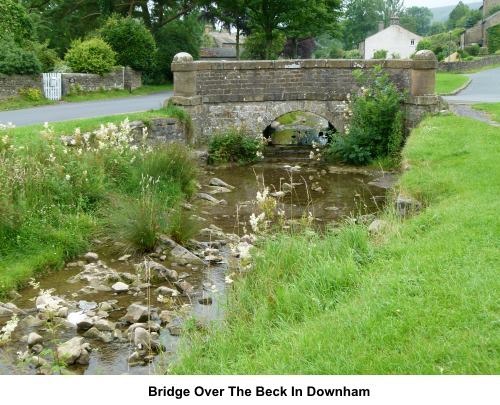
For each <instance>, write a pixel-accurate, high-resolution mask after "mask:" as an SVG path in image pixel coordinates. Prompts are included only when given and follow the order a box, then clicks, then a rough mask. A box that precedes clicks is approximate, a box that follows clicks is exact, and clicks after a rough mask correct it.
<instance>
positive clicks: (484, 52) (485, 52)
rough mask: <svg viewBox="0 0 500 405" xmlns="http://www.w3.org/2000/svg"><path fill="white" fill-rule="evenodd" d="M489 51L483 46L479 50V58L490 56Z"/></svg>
mask: <svg viewBox="0 0 500 405" xmlns="http://www.w3.org/2000/svg"><path fill="white" fill-rule="evenodd" d="M489 53H490V52H489V50H488V47H487V46H482V47H481V48H480V49H479V56H486V55H489Z"/></svg>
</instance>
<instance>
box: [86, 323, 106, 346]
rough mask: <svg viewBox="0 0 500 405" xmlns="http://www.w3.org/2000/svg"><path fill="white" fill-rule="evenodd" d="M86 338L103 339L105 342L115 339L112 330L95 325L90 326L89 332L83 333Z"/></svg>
mask: <svg viewBox="0 0 500 405" xmlns="http://www.w3.org/2000/svg"><path fill="white" fill-rule="evenodd" d="M83 336H85V337H86V338H89V339H97V340H101V341H103V342H104V343H109V342H111V341H112V340H113V337H112V335H111V333H110V332H103V331H100V330H99V329H97V328H96V327H95V326H93V327H92V328H90V329H89V330H88V331H87V332H85V333H84V334H83Z"/></svg>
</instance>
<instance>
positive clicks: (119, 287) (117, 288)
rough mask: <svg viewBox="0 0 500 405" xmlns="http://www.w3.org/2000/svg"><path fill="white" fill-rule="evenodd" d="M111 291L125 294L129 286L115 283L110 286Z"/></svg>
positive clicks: (119, 282)
mask: <svg viewBox="0 0 500 405" xmlns="http://www.w3.org/2000/svg"><path fill="white" fill-rule="evenodd" d="M111 289H112V290H113V291H115V292H117V293H122V292H127V291H128V289H129V286H128V284H125V283H123V282H121V281H118V282H117V283H114V284H113V285H112V286H111Z"/></svg>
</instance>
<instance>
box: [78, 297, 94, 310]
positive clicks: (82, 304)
mask: <svg viewBox="0 0 500 405" xmlns="http://www.w3.org/2000/svg"><path fill="white" fill-rule="evenodd" d="M78 308H80V309H81V310H82V311H90V310H92V309H95V308H97V302H94V301H85V300H81V301H78Z"/></svg>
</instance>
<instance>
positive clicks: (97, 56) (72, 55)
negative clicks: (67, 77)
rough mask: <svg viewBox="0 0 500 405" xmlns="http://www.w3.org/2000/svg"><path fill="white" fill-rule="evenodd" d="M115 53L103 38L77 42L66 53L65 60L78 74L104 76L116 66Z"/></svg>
mask: <svg viewBox="0 0 500 405" xmlns="http://www.w3.org/2000/svg"><path fill="white" fill-rule="evenodd" d="M115 55H116V54H115V52H114V51H113V49H111V46H109V45H108V44H107V43H106V42H104V40H102V39H101V38H91V39H88V40H86V41H75V42H73V44H72V45H71V48H70V49H69V50H68V53H66V56H65V57H64V60H65V61H66V62H67V63H68V65H69V66H70V67H71V69H72V70H73V72H77V73H95V74H99V75H103V74H104V73H107V72H109V71H111V69H112V68H113V66H115V64H116V57H115Z"/></svg>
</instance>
